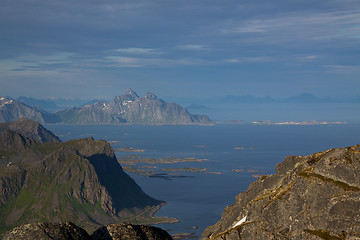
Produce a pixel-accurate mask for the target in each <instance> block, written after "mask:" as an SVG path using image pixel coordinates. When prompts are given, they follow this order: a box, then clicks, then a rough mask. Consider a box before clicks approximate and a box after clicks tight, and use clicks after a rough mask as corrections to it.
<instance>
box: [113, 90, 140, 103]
mask: <svg viewBox="0 0 360 240" xmlns="http://www.w3.org/2000/svg"><path fill="white" fill-rule="evenodd" d="M138 98H139V96H138V95H137V94H136V92H135V91H134V90H132V89H131V88H128V89H127V90H126V91H125V92H123V94H121V96H116V97H115V98H114V101H115V102H122V101H135V100H136V99H138Z"/></svg>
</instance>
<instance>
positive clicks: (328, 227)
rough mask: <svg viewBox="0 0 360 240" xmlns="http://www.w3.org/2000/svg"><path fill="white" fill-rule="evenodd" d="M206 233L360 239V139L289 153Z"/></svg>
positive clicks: (231, 236)
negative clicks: (343, 145) (320, 149)
mask: <svg viewBox="0 0 360 240" xmlns="http://www.w3.org/2000/svg"><path fill="white" fill-rule="evenodd" d="M202 239H227V240H231V239H236V240H238V239H251V240H254V239H255V240H256V239H259V240H263V239H299V240H300V239H334V240H336V239H360V145H356V146H353V147H346V148H339V149H331V150H328V151H324V152H319V153H315V154H312V155H310V156H306V157H301V156H289V157H286V158H285V160H284V161H283V162H282V163H280V164H278V165H277V166H276V174H275V175H270V176H264V177H262V178H261V179H259V180H258V181H256V182H254V183H252V184H250V186H249V188H248V190H247V191H246V192H243V193H241V194H239V195H238V196H237V197H236V200H235V204H233V205H231V206H228V207H227V208H226V209H225V211H224V213H223V215H222V217H221V220H220V221H219V222H218V223H216V224H215V225H213V226H211V227H208V228H207V229H206V230H205V231H204V233H203V236H202Z"/></svg>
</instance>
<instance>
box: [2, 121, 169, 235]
mask: <svg viewBox="0 0 360 240" xmlns="http://www.w3.org/2000/svg"><path fill="white" fill-rule="evenodd" d="M24 121H25V122H22V123H21V124H20V125H23V126H34V123H33V122H31V121H29V120H24ZM18 124H19V123H11V124H6V126H7V127H8V128H7V129H6V130H5V131H2V133H0V235H1V234H2V233H4V232H5V231H7V230H9V229H11V228H13V227H14V226H19V225H21V224H26V223H33V222H39V221H51V222H52V221H71V222H74V223H76V224H77V225H79V226H80V227H83V228H85V229H86V230H89V229H95V228H97V227H99V226H101V225H106V224H111V223H114V222H119V221H120V220H121V219H124V218H126V217H129V216H132V215H134V214H136V213H140V212H143V211H144V210H145V209H147V210H149V211H150V210H151V209H152V208H154V207H155V206H157V205H159V204H161V203H162V202H161V201H158V200H155V199H153V198H151V197H150V196H148V195H146V194H145V193H144V192H143V191H142V190H141V188H140V187H139V186H138V185H137V184H136V183H135V181H134V180H133V179H132V178H130V177H129V176H128V175H127V174H126V173H125V172H124V171H123V169H122V167H121V166H120V164H119V163H118V162H117V159H116V157H115V154H114V150H113V149H112V147H111V146H110V144H108V143H107V142H105V141H101V140H97V141H95V140H94V139H93V138H86V139H77V140H70V141H67V142H64V143H62V142H59V141H55V140H56V139H55V140H54V141H53V142H46V143H41V135H42V137H44V135H45V133H46V132H43V131H42V130H39V131H33V132H31V131H30V133H29V132H28V131H27V130H28V129H32V128H31V127H29V128H22V129H21V130H16V128H15V127H14V128H11V126H13V125H18ZM35 125H36V124H35ZM1 126H3V125H0V127H1ZM36 129H37V130H38V128H36ZM40 129H42V127H41V128H40ZM3 130H4V129H3ZM36 133H37V134H36Z"/></svg>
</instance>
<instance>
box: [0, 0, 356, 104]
mask: <svg viewBox="0 0 360 240" xmlns="http://www.w3.org/2000/svg"><path fill="white" fill-rule="evenodd" d="M357 9H360V3H359V2H358V1H353V0H343V1H340V0H330V1H320V0H315V1H314V0H313V1H310V0H309V1H307V0H304V1H300V0H296V1H291V2H290V1H284V0H278V1H272V2H271V3H269V1H265V0H260V1H235V0H225V1H222V2H219V1H215V0H210V1H209V0H207V1H205V0H196V1H190V0H185V1H165V0H155V1H136V2H129V1H115V0H108V1H103V2H99V1H95V0H90V1H85V0H79V1H75V2H74V1H68V0H64V1H44V0H32V1H27V0H19V1H9V0H5V1H3V2H2V3H1V7H0V42H1V45H0V46H1V49H0V70H1V73H0V74H1V75H0V81H1V82H0V83H1V85H2V89H1V91H2V92H0V94H3V95H20V94H26V93H27V94H26V95H32V96H35V97H36V96H39V97H46V94H47V93H51V94H57V95H59V96H63V95H67V94H72V93H69V92H67V91H65V90H66V89H69V88H74V89H75V88H80V89H81V90H82V91H81V92H80V91H79V89H77V90H76V91H75V90H74V92H77V93H78V94H81V95H83V96H84V97H87V96H95V97H96V96H103V95H105V94H114V93H113V92H112V91H122V90H123V88H128V87H133V88H135V89H140V90H139V91H140V92H141V91H147V90H152V91H156V92H159V94H164V93H165V95H166V94H168V95H176V94H177V95H183V94H182V93H180V92H181V91H183V92H185V91H186V93H187V94H189V95H193V94H197V93H199V92H201V94H203V95H208V96H212V95H219V94H220V95H221V94H223V95H226V94H248V93H249V94H257V95H274V96H276V95H281V94H282V93H283V92H284V89H288V91H292V92H293V93H294V94H297V93H299V92H301V91H304V90H307V91H309V88H308V87H306V88H305V87H304V85H306V84H311V85H312V86H313V88H312V90H311V91H312V93H314V94H316V93H319V91H321V87H322V85H323V84H324V83H325V82H326V84H328V85H330V86H332V88H331V87H327V89H329V90H328V91H329V94H335V93H336V94H353V95H356V94H357V93H356V91H355V88H354V87H352V88H350V89H347V88H346V87H345V86H347V85H346V82H348V83H351V84H354V79H358V77H359V70H358V69H359V68H358V66H357V63H358V62H360V59H359V58H360V57H359V56H360V55H359V54H358V49H360V48H359V47H360V46H359V44H360V27H359V26H360V13H359V11H357ZM219 79H221V81H219ZM340 79H341V81H342V82H343V83H344V84H343V85H341V86H340V88H339V81H340ZM11 81H12V83H10V82H11ZM14 81H15V82H16V83H18V84H19V86H21V83H23V82H26V83H27V84H28V85H29V86H32V87H30V88H28V89H26V91H25V90H22V91H19V87H17V86H14ZM99 82H102V84H100V85H101V86H102V87H100V88H99V87H94V88H92V87H91V86H92V85H94V86H95V85H99V84H98V83H99ZM30 83H32V84H30ZM189 83H191V84H192V86H193V90H190V91H189V90H188V89H187V88H188V86H189ZM37 84H42V85H41V88H42V89H46V88H48V89H51V88H55V87H56V88H57V89H58V91H57V92H56V91H46V90H44V91H41V92H40V91H39V90H38V89H39V88H40V86H37ZM81 84H87V85H88V87H86V88H81V87H79V86H81ZM359 84H360V83H359ZM259 86H263V87H262V88H259ZM357 87H358V88H359V87H360V86H357ZM61 89H64V91H63V92H61V91H60V90H61ZM115 89H116V90H115ZM117 89H119V90H117ZM174 89H175V90H174ZM331 89H332V90H331ZM99 91H101V92H99Z"/></svg>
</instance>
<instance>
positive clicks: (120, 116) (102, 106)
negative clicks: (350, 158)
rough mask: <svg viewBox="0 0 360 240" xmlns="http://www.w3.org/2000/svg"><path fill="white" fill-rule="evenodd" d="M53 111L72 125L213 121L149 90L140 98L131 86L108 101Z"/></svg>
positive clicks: (204, 122)
mask: <svg viewBox="0 0 360 240" xmlns="http://www.w3.org/2000/svg"><path fill="white" fill-rule="evenodd" d="M56 114H57V115H58V116H59V117H60V119H61V121H62V122H65V123H75V124H124V123H126V124H179V125H182V124H212V122H211V120H210V119H209V117H207V116H205V115H193V114H190V113H189V112H188V111H187V110H186V109H185V108H183V107H181V106H180V105H178V104H175V103H167V102H165V101H163V100H161V99H159V98H158V97H157V96H155V94H153V93H150V92H149V93H147V94H146V95H145V96H144V97H141V98H140V97H139V96H138V95H137V94H136V93H135V92H134V91H133V90H132V89H128V90H127V91H126V92H124V93H123V94H122V95H121V96H116V97H115V98H114V99H113V100H112V101H110V102H104V101H98V102H95V103H92V104H88V105H85V106H83V107H81V108H76V107H74V108H70V109H66V110H62V111H58V112H57V113H56Z"/></svg>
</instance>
